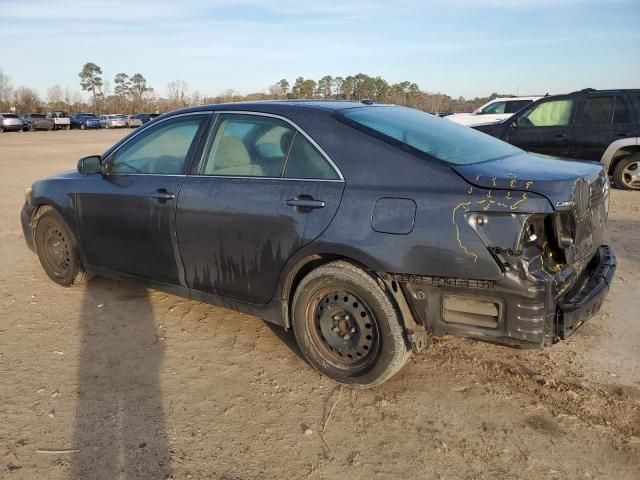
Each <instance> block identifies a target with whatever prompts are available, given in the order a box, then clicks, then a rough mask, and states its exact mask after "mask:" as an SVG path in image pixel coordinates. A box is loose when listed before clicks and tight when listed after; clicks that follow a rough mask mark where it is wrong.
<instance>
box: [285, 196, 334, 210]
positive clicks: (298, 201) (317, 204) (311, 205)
mask: <svg viewBox="0 0 640 480" xmlns="http://www.w3.org/2000/svg"><path fill="white" fill-rule="evenodd" d="M300 197H303V198H290V199H289V200H287V205H289V206H290V207H294V208H295V209H296V210H298V209H299V210H300V211H303V212H304V211H311V210H313V209H315V208H324V206H325V203H324V202H323V201H322V200H314V199H313V198H304V197H307V196H306V195H304V196H303V195H300Z"/></svg>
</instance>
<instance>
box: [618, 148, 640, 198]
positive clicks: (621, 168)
mask: <svg viewBox="0 0 640 480" xmlns="http://www.w3.org/2000/svg"><path fill="white" fill-rule="evenodd" d="M613 183H614V184H615V186H616V187H618V188H621V189H623V190H640V153H636V154H634V155H629V156H628V157H627V158H623V159H622V160H620V161H619V162H618V163H617V164H616V166H615V168H614V169H613Z"/></svg>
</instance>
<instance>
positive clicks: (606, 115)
mask: <svg viewBox="0 0 640 480" xmlns="http://www.w3.org/2000/svg"><path fill="white" fill-rule="evenodd" d="M614 101H615V97H613V96H606V97H588V98H587V99H586V100H585V102H584V108H583V110H582V125H611V122H612V119H613V104H614Z"/></svg>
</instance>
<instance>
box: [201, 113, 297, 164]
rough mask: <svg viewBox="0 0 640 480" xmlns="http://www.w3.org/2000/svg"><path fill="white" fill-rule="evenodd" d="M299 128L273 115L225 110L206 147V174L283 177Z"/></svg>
mask: <svg viewBox="0 0 640 480" xmlns="http://www.w3.org/2000/svg"><path fill="white" fill-rule="evenodd" d="M295 133H296V132H295V130H294V129H293V127H291V126H290V125H289V124H288V123H286V122H284V121H282V120H280V119H277V118H272V117H264V116H258V115H243V114H222V115H220V118H219V120H218V122H217V126H216V130H215V135H214V136H213V141H211V142H210V143H209V145H208V147H207V149H206V151H205V155H204V163H203V166H202V169H201V173H202V174H203V175H226V176H240V177H280V175H281V172H282V166H283V165H284V160H285V158H286V156H287V155H288V153H289V149H290V147H291V142H292V140H293V137H294V135H295Z"/></svg>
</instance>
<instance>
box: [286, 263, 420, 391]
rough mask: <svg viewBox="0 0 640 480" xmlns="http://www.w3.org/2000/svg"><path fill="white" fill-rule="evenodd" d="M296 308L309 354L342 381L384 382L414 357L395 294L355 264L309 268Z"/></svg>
mask: <svg viewBox="0 0 640 480" xmlns="http://www.w3.org/2000/svg"><path fill="white" fill-rule="evenodd" d="M292 313H293V331H294V333H295V337H296V340H297V342H298V345H299V346H300V349H301V350H302V353H303V354H304V356H305V358H306V359H307V361H308V362H309V363H310V364H311V365H312V366H313V367H315V368H316V369H317V370H319V371H320V372H322V373H323V374H325V375H327V376H328V377H331V378H333V379H334V380H336V381H338V382H341V383H345V384H348V385H351V386H353V387H356V388H369V387H374V386H376V385H380V384H381V383H383V382H384V381H386V380H388V379H389V378H391V377H392V376H393V375H394V374H395V373H397V372H398V371H399V370H400V369H401V368H402V366H403V365H404V364H405V363H406V361H407V359H408V358H409V356H410V351H409V349H408V348H407V345H406V342H405V340H404V335H403V330H402V325H401V323H400V318H399V316H398V313H397V311H396V308H395V306H394V303H393V301H392V299H391V298H390V296H389V295H388V294H387V292H386V291H385V290H384V288H383V287H381V286H380V285H379V284H378V282H377V281H376V280H375V279H374V278H373V277H372V276H371V275H369V274H368V273H366V272H365V271H363V270H361V269H360V268H358V267H356V266H354V265H352V264H351V263H348V262H345V261H336V262H331V263H329V264H326V265H323V266H321V267H319V268H317V269H316V270H313V271H312V272H311V273H309V274H308V275H307V276H306V277H305V278H304V279H303V280H302V281H301V282H300V285H299V286H298V288H297V289H296V292H295V295H294V297H293V305H292Z"/></svg>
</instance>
